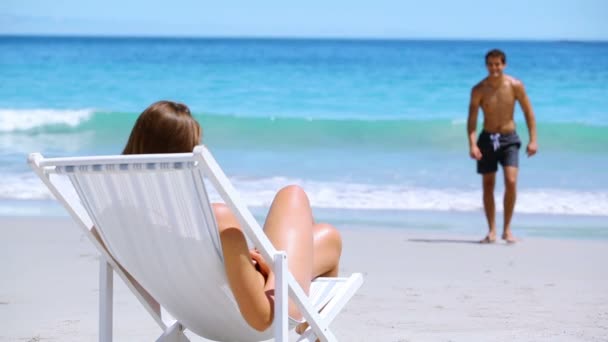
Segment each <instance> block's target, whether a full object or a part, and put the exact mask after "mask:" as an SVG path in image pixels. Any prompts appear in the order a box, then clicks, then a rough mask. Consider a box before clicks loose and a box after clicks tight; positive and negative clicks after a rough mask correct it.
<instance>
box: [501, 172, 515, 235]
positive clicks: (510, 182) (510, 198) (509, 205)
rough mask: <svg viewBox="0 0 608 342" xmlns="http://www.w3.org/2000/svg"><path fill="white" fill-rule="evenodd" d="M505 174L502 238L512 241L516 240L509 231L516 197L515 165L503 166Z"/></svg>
mask: <svg viewBox="0 0 608 342" xmlns="http://www.w3.org/2000/svg"><path fill="white" fill-rule="evenodd" d="M503 171H504V175H505V197H504V199H503V205H504V211H505V212H504V215H505V217H504V230H503V233H502V239H503V240H505V241H507V242H509V243H513V242H516V239H515V237H514V236H513V233H512V232H511V218H512V217H513V209H514V208H515V200H516V198H517V171H518V169H517V167H513V166H505V167H504V168H503Z"/></svg>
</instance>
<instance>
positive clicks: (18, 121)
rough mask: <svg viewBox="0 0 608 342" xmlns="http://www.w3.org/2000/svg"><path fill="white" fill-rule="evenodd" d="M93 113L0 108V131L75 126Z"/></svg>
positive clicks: (84, 110) (91, 111)
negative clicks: (50, 126)
mask: <svg viewBox="0 0 608 342" xmlns="http://www.w3.org/2000/svg"><path fill="white" fill-rule="evenodd" d="M93 113H94V111H93V110H92V109H76V110H55V109H0V132H13V131H27V130H31V129H34V128H37V127H44V126H49V125H65V126H69V127H76V126H78V125H79V124H80V123H81V122H83V121H86V120H88V119H89V118H90V117H91V115H93Z"/></svg>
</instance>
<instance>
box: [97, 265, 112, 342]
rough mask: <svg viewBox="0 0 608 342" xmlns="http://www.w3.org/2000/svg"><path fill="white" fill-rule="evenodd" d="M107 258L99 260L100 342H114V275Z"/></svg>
mask: <svg viewBox="0 0 608 342" xmlns="http://www.w3.org/2000/svg"><path fill="white" fill-rule="evenodd" d="M112 272H113V270H112V266H110V264H108V263H107V261H106V260H105V258H104V257H103V256H101V257H100V258H99V342H112V309H113V308H112V299H113V294H114V283H113V278H114V274H113V273H112Z"/></svg>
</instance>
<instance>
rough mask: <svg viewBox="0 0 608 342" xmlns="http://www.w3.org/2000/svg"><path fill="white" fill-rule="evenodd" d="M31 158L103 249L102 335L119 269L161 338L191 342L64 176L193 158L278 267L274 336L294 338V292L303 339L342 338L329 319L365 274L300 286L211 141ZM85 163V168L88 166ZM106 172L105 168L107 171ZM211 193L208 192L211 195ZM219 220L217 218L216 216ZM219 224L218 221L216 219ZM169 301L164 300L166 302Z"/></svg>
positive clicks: (104, 337) (106, 335)
mask: <svg viewBox="0 0 608 342" xmlns="http://www.w3.org/2000/svg"><path fill="white" fill-rule="evenodd" d="M28 162H29V164H30V166H31V167H32V168H33V170H34V171H35V172H36V174H37V175H38V176H39V177H40V179H41V180H42V181H43V182H44V183H45V185H46V186H47V187H48V188H49V190H50V191H51V193H52V194H53V195H54V196H55V198H56V199H57V200H59V201H60V202H61V203H62V204H63V205H64V207H65V208H66V210H67V211H68V212H69V214H70V215H71V216H72V218H73V219H74V220H75V221H76V223H77V224H78V225H79V226H80V227H81V228H82V229H83V232H84V233H85V234H86V236H87V237H88V238H89V240H90V241H91V243H92V244H93V245H94V246H95V248H97V250H98V251H99V252H100V254H101V256H102V257H101V258H100V276H99V287H100V295H99V340H100V341H102V342H106V341H111V340H112V320H113V314H112V312H113V305H112V297H113V272H116V273H117V274H118V276H119V277H120V278H121V279H122V280H123V281H124V282H125V284H126V285H127V287H128V288H129V289H130V290H131V292H132V293H133V294H134V295H135V297H136V298H137V299H138V301H139V302H140V303H141V304H142V305H143V307H144V308H145V309H146V310H147V311H148V313H149V314H150V315H151V316H152V318H153V319H154V320H155V321H156V323H157V324H158V326H159V327H160V328H161V329H162V335H161V336H160V337H159V338H158V340H157V341H188V338H187V336H186V335H185V334H184V333H183V332H184V330H185V329H186V328H187V327H185V326H184V325H183V324H182V322H180V321H179V319H178V320H177V321H175V320H174V319H173V318H172V317H166V316H170V315H166V313H165V312H164V310H163V311H162V312H163V314H162V315H161V314H160V313H157V312H156V311H155V309H154V307H153V304H152V302H151V301H150V298H149V295H148V294H147V293H146V292H145V291H143V290H142V289H141V288H139V287H138V286H136V285H135V284H134V283H133V282H132V281H131V280H130V279H129V277H127V275H126V273H125V272H124V271H123V270H122V269H121V267H119V265H118V264H117V262H116V261H115V260H114V258H113V257H112V256H111V255H110V253H109V252H108V251H107V250H106V249H105V248H104V247H103V246H102V245H101V243H100V242H99V241H98V240H97V239H96V238H95V237H94V236H93V234H92V232H91V228H92V227H93V225H94V223H93V219H92V218H91V216H90V213H88V210H87V209H86V208H84V207H83V205H82V204H81V202H82V201H83V199H82V198H80V197H79V196H82V194H81V193H78V195H77V196H76V195H75V193H76V192H77V191H74V190H75V189H74V188H73V187H72V188H71V189H68V188H70V185H71V183H70V182H66V181H65V180H64V181H63V183H62V182H60V181H59V179H58V178H60V176H62V173H65V172H66V170H68V169H70V170H78V169H86V168H87V166H88V167H95V168H96V170H98V171H99V170H100V169H102V170H105V168H104V167H105V166H106V165H124V164H146V165H147V164H154V163H156V164H159V163H165V165H166V163H191V165H196V166H195V168H196V170H198V172H201V173H202V177H205V178H206V179H208V180H209V181H210V182H211V184H212V185H213V186H214V187H215V189H216V191H217V192H218V193H219V195H220V197H221V198H222V199H223V200H224V201H225V203H226V204H227V205H228V206H229V207H230V208H231V209H232V211H233V213H235V215H236V216H237V218H238V219H239V222H240V223H241V224H242V228H243V231H244V233H245V234H246V235H247V237H248V238H249V239H250V240H251V242H252V243H253V244H254V245H255V246H256V247H257V248H258V249H259V251H260V252H261V253H262V255H263V257H264V259H266V260H267V261H268V262H270V264H271V265H272V267H273V270H274V272H275V274H276V290H275V308H274V310H275V319H274V322H273V327H272V330H273V331H272V336H271V337H273V338H274V339H275V340H276V341H287V340H288V315H287V312H288V310H287V303H288V300H287V299H288V297H291V298H292V299H293V300H294V302H295V303H296V304H297V305H298V307H299V308H300V311H301V313H302V315H303V316H304V318H305V319H306V321H307V322H308V324H309V326H310V327H309V329H308V330H307V331H306V332H305V333H304V334H302V336H300V338H299V339H298V341H301V340H306V341H314V340H316V339H317V338H318V339H320V340H321V341H336V340H337V339H336V337H335V336H334V334H333V333H332V331H331V330H330V329H329V324H330V323H331V322H332V321H333V320H334V318H335V317H336V316H337V314H338V313H339V312H340V311H341V310H342V308H343V307H344V306H345V304H346V303H347V302H348V301H349V300H350V299H351V298H352V296H353V295H354V294H355V292H356V291H357V290H358V289H359V287H360V286H361V284H362V283H363V277H362V275H361V274H359V273H354V274H352V275H351V276H350V277H347V278H320V279H317V280H316V281H315V282H313V286H311V293H310V298H309V297H308V296H306V294H305V292H304V291H303V290H302V288H301V287H300V286H299V284H298V283H297V281H296V280H295V278H294V277H293V275H292V274H291V273H290V272H289V270H288V268H287V256H286V254H285V253H284V252H282V251H278V250H276V249H275V248H274V246H273V245H272V243H271V242H270V241H269V240H268V238H267V237H266V235H265V234H264V232H263V230H262V228H261V227H260V226H259V224H258V223H257V221H256V220H255V218H254V217H253V215H252V214H251V212H250V211H249V209H248V208H247V207H246V206H245V204H244V203H243V202H242V201H241V199H240V197H239V196H238V194H237V192H236V191H235V189H234V188H233V187H232V184H231V183H230V181H229V180H228V178H227V177H226V175H225V174H224V172H223V171H222V169H221V168H220V167H219V165H218V164H217V162H216V161H215V159H214V158H213V156H212V155H211V153H210V152H209V151H208V150H207V148H206V147H205V146H202V145H200V146H197V147H196V148H195V149H194V151H193V153H179V154H157V155H129V156H125V155H118V156H97V157H74V158H44V157H43V156H42V155H41V154H39V153H32V154H30V156H29V158H28ZM83 167H84V168H83ZM101 172H104V171H101ZM201 179H202V178H201ZM196 186H197V187H198V191H204V192H205V193H206V189H205V187H204V184H196ZM206 198H208V197H206ZM213 220H214V219H213ZM214 227H215V222H214ZM324 282H325V283H335V284H339V285H338V286H334V288H333V292H331V294H327V293H326V294H325V296H326V297H327V296H331V298H325V299H322V300H321V301H318V302H317V303H316V305H317V306H314V305H313V303H312V301H311V299H312V297H313V291H314V285H315V284H322V283H324ZM160 304H161V306H163V303H160Z"/></svg>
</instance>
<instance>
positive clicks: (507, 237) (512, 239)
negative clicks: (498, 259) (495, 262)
mask: <svg viewBox="0 0 608 342" xmlns="http://www.w3.org/2000/svg"><path fill="white" fill-rule="evenodd" d="M502 239H503V240H505V242H506V243H516V242H517V238H515V236H513V234H512V233H511V232H508V233H502Z"/></svg>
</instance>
